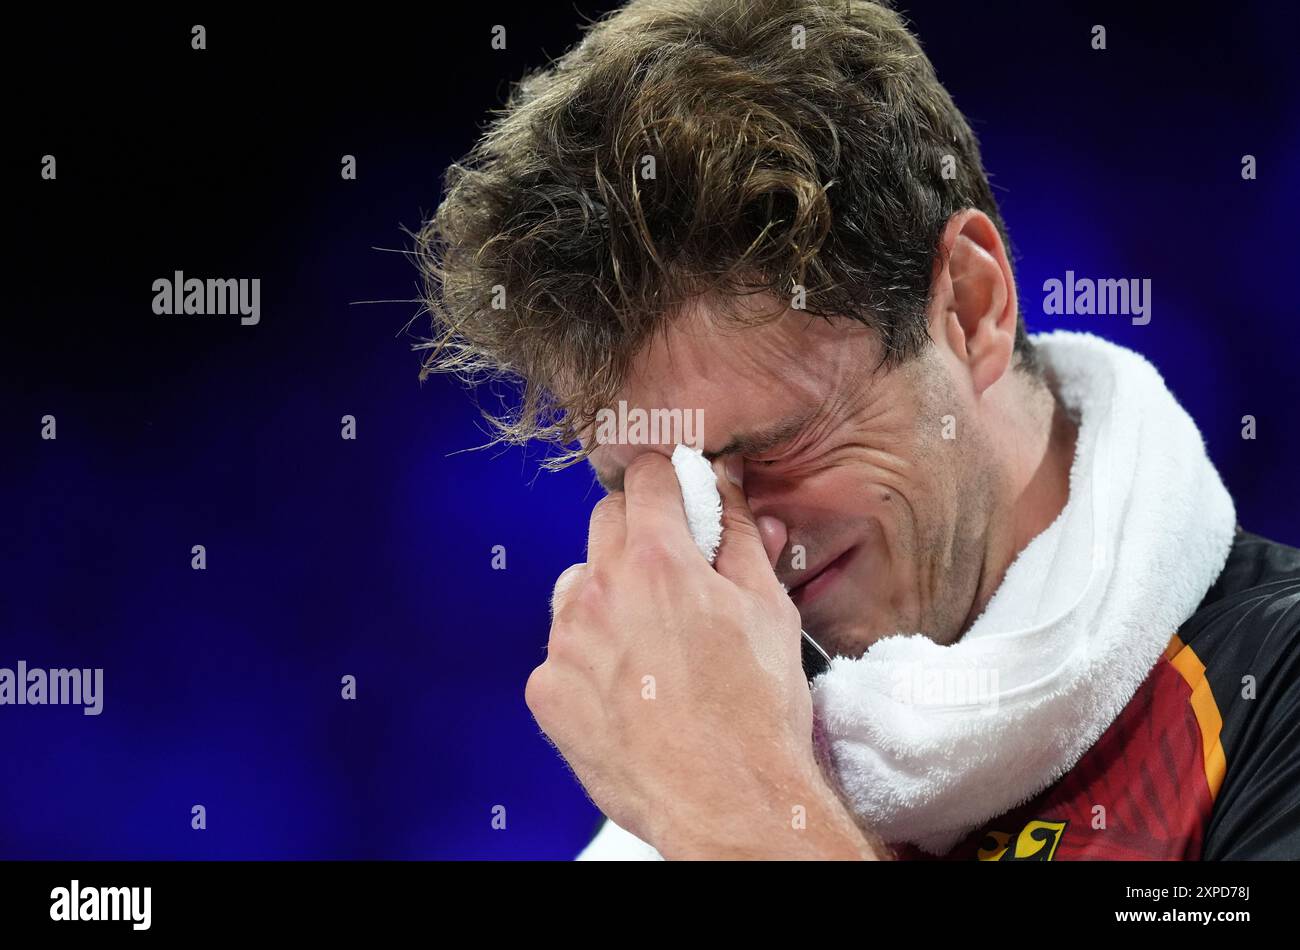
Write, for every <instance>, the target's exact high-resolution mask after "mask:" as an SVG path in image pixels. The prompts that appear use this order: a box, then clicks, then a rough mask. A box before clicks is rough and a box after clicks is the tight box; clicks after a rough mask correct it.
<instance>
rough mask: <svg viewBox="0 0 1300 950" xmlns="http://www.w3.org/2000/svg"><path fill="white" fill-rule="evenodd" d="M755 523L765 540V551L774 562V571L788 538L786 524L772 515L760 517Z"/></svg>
mask: <svg viewBox="0 0 1300 950" xmlns="http://www.w3.org/2000/svg"><path fill="white" fill-rule="evenodd" d="M755 523H756V524H757V525H758V533H759V534H760V535H761V536H762V538H763V550H765V551H766V552H767V559H768V560H769V561H771V562H772V569H773V570H776V561H777V558H779V557H780V556H781V551H782V550H784V548H785V542H786V539H787V537H788V534H787V532H786V527H785V522H784V521H782V520H781V519H780V518H777V517H774V516H772V515H759V516H758V517H757V518H756V519H755Z"/></svg>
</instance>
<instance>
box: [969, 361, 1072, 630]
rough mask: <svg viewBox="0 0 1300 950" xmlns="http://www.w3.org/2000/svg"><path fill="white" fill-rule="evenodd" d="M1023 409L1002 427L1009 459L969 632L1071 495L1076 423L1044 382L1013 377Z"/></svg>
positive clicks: (1018, 399)
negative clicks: (1009, 570) (1011, 569)
mask: <svg viewBox="0 0 1300 950" xmlns="http://www.w3.org/2000/svg"><path fill="white" fill-rule="evenodd" d="M1014 382H1015V384H1016V386H1017V387H1020V389H1019V392H1017V393H1016V394H1015V396H1016V399H1015V403H1016V404H1018V405H1019V406H1020V407H1027V408H1021V409H1020V410H1019V411H1016V412H1012V413H1009V418H1011V419H1013V420H1015V421H1014V422H1012V424H1010V425H1008V426H1006V427H1004V428H1003V429H1002V432H1003V435H1002V436H1001V437H1000V438H1001V440H1002V445H1001V448H1002V450H1003V452H1004V456H1005V457H1006V458H1007V465H1006V468H1005V471H1004V475H1005V478H1004V480H1003V484H1004V486H1005V489H1004V491H1003V493H1002V496H1001V500H1000V501H999V502H998V504H997V505H996V506H995V509H994V515H993V518H992V521H991V528H990V530H989V533H988V545H987V547H986V549H985V553H984V566H983V569H982V570H981V572H980V581H979V586H978V588H977V589H976V593H975V600H974V602H973V603H972V605H971V611H970V613H969V614H968V615H967V617H966V621H965V623H964V624H963V626H962V633H965V632H966V630H967V629H969V628H970V625H971V624H973V623H974V622H975V620H976V618H978V617H979V615H980V614H981V613H983V611H984V608H985V606H987V604H988V602H989V600H991V599H992V597H993V594H994V592H995V591H996V590H997V589H998V587H999V586H1001V584H1002V579H1003V577H1004V576H1005V575H1006V572H1007V568H1009V567H1010V566H1011V564H1012V562H1014V561H1015V559H1016V557H1017V556H1019V554H1020V552H1021V551H1023V550H1024V549H1025V548H1026V547H1027V546H1028V545H1029V542H1030V541H1032V540H1033V539H1034V538H1036V537H1037V536H1038V535H1040V534H1042V533H1043V532H1044V531H1045V530H1047V528H1048V527H1050V526H1051V524H1052V522H1053V521H1055V520H1056V517H1057V515H1059V514H1060V513H1061V510H1062V509H1063V508H1065V505H1066V502H1068V501H1069V499H1070V468H1071V466H1072V465H1073V464H1074V449H1075V441H1076V439H1077V436H1078V426H1077V425H1076V424H1075V423H1074V421H1073V420H1072V419H1071V418H1070V416H1069V414H1068V413H1067V412H1066V411H1065V409H1064V407H1062V405H1061V403H1060V402H1059V401H1058V400H1057V399H1056V396H1055V394H1053V392H1052V391H1051V389H1050V387H1049V386H1047V385H1046V384H1036V383H1034V382H1033V381H1031V380H1029V379H1017V380H1015V381H1014Z"/></svg>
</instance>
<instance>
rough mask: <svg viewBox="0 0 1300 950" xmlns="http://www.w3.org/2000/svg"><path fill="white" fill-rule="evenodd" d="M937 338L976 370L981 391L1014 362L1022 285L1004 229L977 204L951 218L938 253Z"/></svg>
mask: <svg viewBox="0 0 1300 950" xmlns="http://www.w3.org/2000/svg"><path fill="white" fill-rule="evenodd" d="M934 271H935V272H934V283H933V286H932V288H931V301H932V306H934V307H936V308H937V309H938V312H937V313H935V314H933V315H932V320H933V321H936V326H935V327H934V330H935V333H936V338H940V337H941V338H942V339H943V340H945V341H946V342H947V344H948V347H949V348H950V349H951V350H952V352H953V354H954V355H955V356H956V357H957V359H958V360H959V361H960V362H962V363H963V364H965V366H966V367H967V370H968V371H969V373H970V379H971V386H972V388H973V390H974V392H975V394H976V395H979V394H981V393H983V392H984V391H985V390H986V389H988V388H989V387H990V386H992V385H993V384H994V383H996V382H997V381H998V380H999V379H1001V378H1002V377H1003V376H1004V375H1005V374H1006V372H1007V370H1008V369H1010V367H1011V361H1012V356H1013V352H1014V350H1015V345H1016V322H1017V316H1018V308H1017V304H1016V284H1015V280H1014V278H1013V277H1012V276H1011V262H1010V261H1009V260H1008V259H1007V251H1006V248H1005V247H1004V246H1003V244H1002V238H1001V236H1000V235H999V234H998V229H997V228H996V227H995V226H994V225H993V222H992V221H991V220H990V219H989V216H988V215H986V214H985V213H984V212H982V211H977V210H975V209H973V208H970V209H967V210H965V211H959V212H957V213H956V214H954V215H953V216H952V217H951V218H949V219H948V223H947V225H945V226H944V230H943V234H942V236H941V237H940V240H939V249H938V254H937V255H936V257H935V269H934Z"/></svg>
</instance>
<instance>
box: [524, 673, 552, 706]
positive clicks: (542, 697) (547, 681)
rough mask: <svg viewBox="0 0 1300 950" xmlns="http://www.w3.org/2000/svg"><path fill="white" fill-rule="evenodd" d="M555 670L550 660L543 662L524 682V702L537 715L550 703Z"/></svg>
mask: <svg viewBox="0 0 1300 950" xmlns="http://www.w3.org/2000/svg"><path fill="white" fill-rule="evenodd" d="M554 678H555V677H554V672H553V670H552V668H551V664H550V662H549V661H547V662H545V663H542V664H541V665H540V666H538V667H537V668H536V669H534V670H533V671H532V673H530V674H528V682H526V683H525V684H524V703H525V704H526V705H527V706H528V708H529V710H531V711H532V713H533V715H534V716H536V715H537V713H538V711H539V710H542V709H545V708H546V706H547V705H548V702H549V698H550V696H551V693H552V690H553V688H554V687H553V680H554Z"/></svg>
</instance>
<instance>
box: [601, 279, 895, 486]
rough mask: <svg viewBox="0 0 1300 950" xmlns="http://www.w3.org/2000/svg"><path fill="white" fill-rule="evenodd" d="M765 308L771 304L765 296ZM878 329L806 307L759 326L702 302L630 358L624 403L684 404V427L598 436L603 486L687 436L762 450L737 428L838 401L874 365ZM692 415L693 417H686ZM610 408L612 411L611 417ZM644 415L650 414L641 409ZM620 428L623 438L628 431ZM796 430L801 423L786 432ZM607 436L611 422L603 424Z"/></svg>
mask: <svg viewBox="0 0 1300 950" xmlns="http://www.w3.org/2000/svg"><path fill="white" fill-rule="evenodd" d="M766 306H767V307H768V311H767V312H772V306H771V304H770V303H767V304H766ZM873 346H874V335H873V334H872V333H871V332H870V331H869V330H868V329H867V328H865V327H863V326H862V325H861V324H858V323H855V322H853V321H849V320H843V319H835V320H831V321H828V320H826V319H825V318H823V317H819V316H813V315H809V314H807V313H805V312H803V311H797V310H789V309H787V310H784V311H782V312H781V313H780V315H779V316H778V317H776V318H775V319H773V320H770V321H768V322H765V323H762V324H760V325H756V326H737V325H735V324H732V323H728V322H726V321H725V320H722V319H719V314H718V313H717V311H715V310H713V309H712V308H710V307H709V306H708V305H707V304H705V303H697V304H695V305H694V306H693V307H692V308H691V309H690V310H688V311H685V312H683V313H682V314H680V315H679V316H678V317H677V319H676V320H674V321H673V322H672V323H671V324H670V325H669V326H668V327H667V328H666V329H665V331H664V332H663V333H660V334H656V335H655V336H654V337H653V339H652V340H651V342H650V343H649V344H647V346H646V347H645V348H644V349H643V350H642V352H641V353H639V354H638V355H637V357H636V359H635V360H634V361H633V364H632V367H631V370H630V372H629V374H628V380H627V383H626V385H625V386H624V387H623V389H622V391H621V392H620V393H619V396H618V400H617V401H618V403H620V404H625V405H626V414H625V415H626V418H628V419H632V418H634V416H633V410H635V409H640V410H642V411H643V412H644V413H645V414H647V415H648V414H651V413H653V412H654V411H656V410H658V411H660V413H661V414H660V416H659V418H660V420H662V421H664V422H667V421H668V417H667V416H666V415H664V413H671V412H675V411H680V413H681V418H682V420H683V428H684V426H685V424H687V423H688V422H694V423H695V426H694V427H693V428H694V431H693V432H692V433H690V434H688V437H686V438H684V437H682V434H681V433H682V428H679V429H677V430H673V431H670V430H672V427H671V426H669V425H666V424H664V425H660V426H653V425H652V426H649V427H648V428H647V430H645V431H643V432H642V433H639V434H640V435H645V436H648V438H646V439H629V440H628V441H626V442H620V441H613V442H607V441H605V440H604V439H598V438H596V437H595V435H594V434H593V436H592V438H591V441H595V442H598V443H599V444H597V446H596V447H595V448H594V449H593V451H592V453H591V456H590V461H591V465H592V467H593V468H594V469H595V470H596V473H597V476H598V477H599V478H600V479H601V482H602V483H603V484H604V485H605V487H606V488H611V489H612V488H617V487H620V485H621V480H622V471H623V469H624V468H625V467H626V466H627V465H628V463H630V462H631V460H632V459H633V458H635V457H636V456H637V455H639V454H640V453H642V452H645V451H659V452H662V453H663V454H671V453H672V448H673V445H675V444H676V443H677V442H681V441H691V443H692V444H694V445H696V446H697V447H699V448H702V449H703V450H704V451H705V453H706V454H708V455H713V454H715V453H718V452H721V451H723V450H728V451H762V448H761V447H759V446H751V445H744V444H741V445H738V444H736V439H737V437H739V436H745V435H751V434H762V433H773V434H776V433H777V432H778V431H779V430H782V429H789V428H790V427H791V426H792V425H794V424H796V423H797V424H798V425H799V427H802V426H805V425H807V424H808V423H810V422H811V421H813V419H815V418H816V416H817V415H818V414H819V413H820V412H822V411H824V410H826V409H827V408H829V407H832V406H833V405H834V404H835V402H836V400H837V398H838V397H839V396H840V395H841V392H840V391H841V390H842V389H843V388H844V387H845V386H846V385H850V384H851V381H852V380H854V379H858V378H860V377H861V375H862V369H863V368H864V367H869V366H871V365H874V361H873V358H872V356H873V352H874V349H873ZM688 414H689V417H688ZM613 417H614V414H613V413H610V414H609V416H608V418H609V419H611V420H612V419H613ZM643 418H644V416H643ZM631 432H632V430H631V428H630V427H628V430H627V433H620V436H619V437H620V438H621V437H622V436H623V435H624V434H630V433H631ZM787 434H789V435H793V436H797V434H798V433H797V432H793V433H787ZM606 435H608V430H606Z"/></svg>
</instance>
